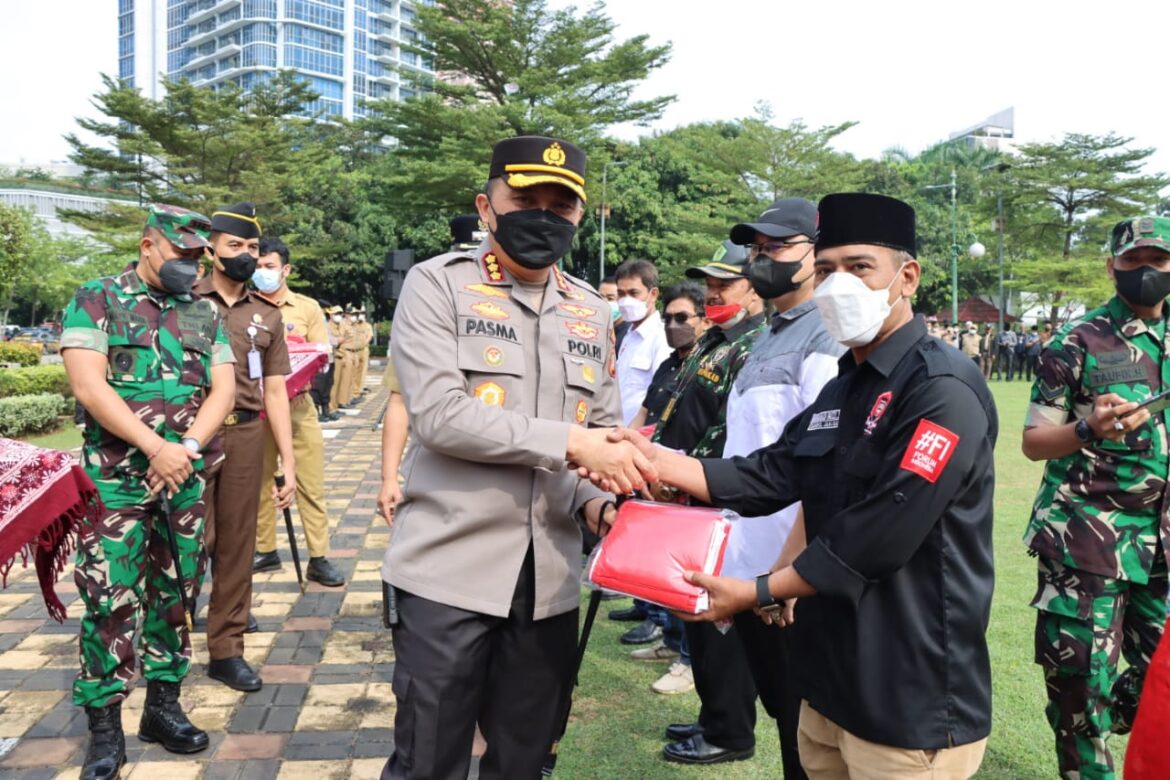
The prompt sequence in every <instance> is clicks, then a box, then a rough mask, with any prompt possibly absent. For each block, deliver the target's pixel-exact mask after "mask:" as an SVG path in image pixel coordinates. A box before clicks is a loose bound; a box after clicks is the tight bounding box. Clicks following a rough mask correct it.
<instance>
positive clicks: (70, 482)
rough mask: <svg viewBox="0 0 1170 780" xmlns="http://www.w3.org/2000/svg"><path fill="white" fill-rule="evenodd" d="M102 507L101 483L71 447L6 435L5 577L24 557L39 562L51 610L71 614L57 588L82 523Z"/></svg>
mask: <svg viewBox="0 0 1170 780" xmlns="http://www.w3.org/2000/svg"><path fill="white" fill-rule="evenodd" d="M100 512H101V501H100V500H99V499H98V497H97V488H96V487H95V486H94V484H93V482H92V481H91V480H90V478H89V477H88V476H86V474H85V472H84V471H82V469H81V466H79V465H77V462H76V461H75V460H73V457H72V456H71V455H69V454H68V453H66V452H60V451H58V450H46V449H41V448H40V447H34V446H32V445H31V444H26V443H25V442H21V441H15V440H13V439H5V438H0V578H2V580H3V583H4V585H7V584H8V572H9V571H10V570H11V569H12V565H13V564H14V563H15V562H16V557H17V556H20V558H21V560H22V562H23V564H24V565H25V566H28V559H29V556H32V557H33V561H34V563H35V565H36V570H37V579H38V580H39V581H40V584H41V594H42V595H43V596H44V599H45V606H46V607H47V608H48V610H49V615H50V616H52V617H53V618H54V619H55V620H57V621H58V622H60V621H63V620H64V619H65V606H64V605H63V604H62V603H61V600H60V599H59V598H57V594H56V593H55V592H54V584H55V583H56V580H57V577H58V576H59V575H60V574H61V572H62V571H64V569H65V565H66V564H67V563H68V561H69V555H70V553H71V552H72V551H73V549H74V545H75V544H76V538H77V537H76V528H77V524H78V523H79V522H80V521H81V520H82V519H83V518H85V517H86V516H87V515H88V516H89V517H91V518H92V519H94V520H96V519H97V515H98V514H99V513H100Z"/></svg>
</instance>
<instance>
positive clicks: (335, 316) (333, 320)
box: [329, 306, 354, 412]
mask: <svg viewBox="0 0 1170 780" xmlns="http://www.w3.org/2000/svg"><path fill="white" fill-rule="evenodd" d="M329 335H330V337H331V338H330V341H331V342H332V341H333V340H334V339H336V340H337V341H336V344H334V348H333V390H332V391H330V393H329V411H330V412H336V411H337V409H338V407H341V406H345V405H346V404H348V403H349V390H350V387H351V385H352V383H353V361H352V360H351V358H350V349H349V348H350V345H352V344H353V337H354V334H353V328H352V327H351V326H350V325H349V323H347V322H346V321H345V312H344V311H343V310H342V308H341V307H340V306H334V307H332V308H331V309H329Z"/></svg>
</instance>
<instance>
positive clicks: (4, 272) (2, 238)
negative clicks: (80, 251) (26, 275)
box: [0, 203, 33, 325]
mask: <svg viewBox="0 0 1170 780" xmlns="http://www.w3.org/2000/svg"><path fill="white" fill-rule="evenodd" d="M32 231H33V216H32V214H31V213H30V212H29V211H27V210H25V209H21V208H17V207H15V206H9V205H8V204H7V203H0V302H3V304H4V313H3V317H0V324H4V325H7V324H8V309H9V308H10V306H11V301H12V289H13V286H14V283H15V281H16V279H17V277H18V276H19V274H20V272H21V270H22V269H23V268H24V266H25V264H26V263H27V262H28V254H29V248H30V243H31V242H30V238H31V233H32Z"/></svg>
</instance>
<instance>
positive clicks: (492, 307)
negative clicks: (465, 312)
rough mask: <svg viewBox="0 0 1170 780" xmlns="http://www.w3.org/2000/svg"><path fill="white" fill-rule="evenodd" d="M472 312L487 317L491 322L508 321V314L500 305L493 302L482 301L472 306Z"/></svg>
mask: <svg viewBox="0 0 1170 780" xmlns="http://www.w3.org/2000/svg"><path fill="white" fill-rule="evenodd" d="M471 310H472V311H473V312H475V313H476V314H478V315H479V316H481V317H487V318H488V319H489V320H506V319H508V312H506V311H504V310H503V309H501V308H500V307H499V304H496V303H493V302H491V301H480V302H479V303H473V304H471Z"/></svg>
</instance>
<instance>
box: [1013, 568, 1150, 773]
mask: <svg viewBox="0 0 1170 780" xmlns="http://www.w3.org/2000/svg"><path fill="white" fill-rule="evenodd" d="M1039 562H1040V573H1039V587H1038V588H1037V591H1036V597H1035V598H1034V599H1033V600H1032V606H1033V607H1036V608H1037V609H1038V610H1039V611H1038V612H1037V614H1036V663H1038V664H1040V666H1041V667H1042V669H1043V670H1044V684H1045V688H1046V689H1047V691H1048V706H1047V707H1046V708H1045V714H1046V715H1047V716H1048V722H1049V725H1051V726H1052V730H1053V732H1055V734H1056V757H1057V763H1058V765H1059V768H1060V775H1061V777H1063V778H1066V779H1068V780H1106V779H1107V780H1113V778H1114V777H1115V773H1114V769H1113V756H1112V755H1110V753H1109V748H1108V747H1107V745H1106V744H1105V743H1106V740H1107V739H1108V738H1109V736H1110V735H1111V734H1126V733H1128V732H1129V730H1130V728H1132V726H1133V720H1134V717H1135V716H1136V714H1137V707H1138V698H1139V696H1140V694H1141V690H1142V683H1143V682H1144V681H1145V676H1146V669H1147V668H1149V665H1150V658H1151V657H1152V656H1153V654H1154V650H1155V649H1156V648H1157V646H1158V640H1159V639H1160V638H1161V636H1162V626H1163V624H1164V623H1165V621H1166V592H1167V580H1166V563H1165V559H1164V558H1163V557H1162V555H1161V554H1159V555H1158V557H1157V559H1156V561H1155V564H1154V570H1153V571H1152V572H1151V575H1150V580H1149V582H1148V583H1147V584H1144V585H1142V584H1138V583H1135V582H1130V581H1128V580H1119V579H1113V578H1112V577H1102V576H1100V575H1097V574H1090V573H1088V572H1084V571H1080V570H1078V569H1072V568H1069V567H1066V566H1064V565H1063V564H1060V563H1058V562H1056V561H1052V560H1048V559H1045V558H1040V559H1039ZM1122 657H1124V658H1125V660H1126V662H1127V663H1128V664H1129V667H1128V668H1127V669H1126V670H1125V672H1119V671H1118V662H1119V661H1120V660H1121V658H1122Z"/></svg>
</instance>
